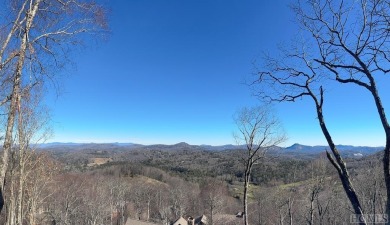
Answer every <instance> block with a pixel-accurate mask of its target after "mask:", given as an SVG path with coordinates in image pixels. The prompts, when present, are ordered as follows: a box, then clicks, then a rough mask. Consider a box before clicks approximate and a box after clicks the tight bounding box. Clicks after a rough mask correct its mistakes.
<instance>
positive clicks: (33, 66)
mask: <svg viewBox="0 0 390 225" xmlns="http://www.w3.org/2000/svg"><path fill="white" fill-rule="evenodd" d="M3 5H4V6H5V8H4V10H5V11H4V13H3V14H1V15H0V16H1V17H2V18H1V19H0V21H1V22H0V33H1V35H0V82H1V83H0V86H1V87H2V90H1V94H0V96H1V97H2V98H3V99H1V100H0V106H1V107H2V108H1V111H2V112H4V115H5V121H6V124H5V127H4V143H3V155H2V165H1V168H0V211H1V210H2V208H3V206H4V196H3V193H4V185H5V179H6V174H7V171H8V166H9V156H10V152H11V151H12V145H13V136H14V125H15V122H16V119H17V113H18V109H20V105H21V104H20V102H21V99H22V98H23V96H24V95H26V93H27V94H28V90H29V89H30V88H31V87H33V86H35V85H37V84H41V85H42V84H44V83H46V81H47V80H49V79H51V78H52V75H53V74H55V72H56V71H58V70H59V69H62V68H63V66H64V65H65V64H66V62H67V61H68V58H67V53H68V52H69V50H70V49H71V48H72V46H75V45H76V44H78V43H81V41H82V40H83V39H84V38H85V37H84V34H86V33H97V32H100V31H102V30H104V29H105V27H106V22H105V16H104V15H105V11H104V8H103V7H102V6H101V5H99V4H96V3H95V2H93V1H92V0H91V1H78V0H66V1H60V0H54V1H52V0H8V1H5V3H4V4H3Z"/></svg>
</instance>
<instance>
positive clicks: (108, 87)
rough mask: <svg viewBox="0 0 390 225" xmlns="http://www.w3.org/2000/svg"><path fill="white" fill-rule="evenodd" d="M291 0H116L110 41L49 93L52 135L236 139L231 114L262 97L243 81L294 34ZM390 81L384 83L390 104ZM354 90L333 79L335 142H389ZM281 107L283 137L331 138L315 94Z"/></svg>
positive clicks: (313, 141)
mask: <svg viewBox="0 0 390 225" xmlns="http://www.w3.org/2000/svg"><path fill="white" fill-rule="evenodd" d="M286 3H287V1H284V0H275V1H268V0H246V1H239V0H213V1H210V0H188V1H182V0H167V1H157V0H148V1H146V0H129V1H119V0H113V1H109V5H110V7H111V15H110V24H111V30H112V34H111V36H110V37H109V39H108V41H106V42H103V43H100V44H99V46H98V47H90V48H87V49H86V50H84V51H82V52H81V53H80V54H78V55H77V56H76V57H75V59H74V61H75V63H76V64H77V69H76V70H74V71H71V74H70V76H69V77H68V78H67V79H65V80H64V82H63V85H64V90H65V91H64V93H63V94H62V95H61V96H60V97H59V98H58V99H56V100H52V98H49V99H50V100H48V105H49V107H51V108H52V114H53V128H54V131H55V136H54V138H53V139H51V140H49V141H50V142H54V141H60V142H133V143H140V144H153V143H162V144H174V143H177V142H181V141H184V142H188V143H190V144H212V145H220V144H229V143H234V139H233V137H232V132H233V131H234V130H235V126H234V123H233V121H232V115H233V113H234V112H235V111H236V110H237V109H239V108H240V107H242V106H251V105H255V104H257V103H258V101H257V100H256V99H255V98H254V97H252V96H251V93H250V90H249V88H248V87H247V86H245V85H243V84H242V83H243V81H244V79H245V78H247V77H250V76H251V73H252V72H253V65H252V62H253V61H255V60H259V58H260V55H261V53H262V52H263V51H269V52H272V51H276V46H277V45H278V44H279V43H280V42H284V41H288V40H289V39H290V38H291V37H292V36H293V35H294V34H295V31H296V25H294V23H293V22H292V20H293V15H292V14H291V12H290V10H289V9H288V6H287V5H286ZM68 72H69V71H68ZM382 85H384V82H382ZM389 85H390V84H387V85H386V86H381V87H380V88H381V89H380V90H381V92H383V93H382V95H383V96H384V97H383V98H384V99H383V100H384V102H385V106H386V105H389V104H390V99H389V97H388V96H389V91H388V90H389V89H390V88H389ZM344 87H345V86H344ZM347 89H348V90H344V91H342V92H341V91H339V88H338V86H335V87H334V90H332V91H331V92H330V93H329V95H328V100H327V101H328V104H327V105H326V107H327V108H326V111H325V113H326V120H327V121H328V123H329V127H330V129H331V132H332V133H333V136H334V139H335V141H336V143H337V144H352V145H370V146H381V145H384V135H383V134H382V133H383V132H382V129H381V127H380V124H379V120H378V118H377V116H376V114H375V110H374V108H373V107H372V106H373V104H372V101H371V99H370V97H369V96H368V95H367V93H364V92H361V91H360V90H359V89H356V88H353V86H351V87H348V88H347ZM386 89H388V90H386ZM351 99H352V100H353V101H351ZM330 102H332V104H330ZM276 109H277V112H278V115H279V116H280V119H281V120H282V122H283V124H284V127H285V130H286V131H287V133H288V136H289V140H288V141H287V142H286V143H285V144H284V145H286V146H287V145H291V144H293V143H301V144H307V145H322V144H325V139H324V138H323V136H322V134H321V132H320V130H319V127H318V124H317V121H316V116H315V112H314V108H313V105H312V102H310V101H301V102H298V103H294V104H291V103H286V104H282V105H278V106H277V107H276ZM356 121H358V122H359V123H357V122H356Z"/></svg>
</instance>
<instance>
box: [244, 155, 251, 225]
mask: <svg viewBox="0 0 390 225" xmlns="http://www.w3.org/2000/svg"><path fill="white" fill-rule="evenodd" d="M251 169H252V165H251V163H250V162H248V164H247V166H246V168H245V175H244V225H249V219H248V191H249V181H250V173H251Z"/></svg>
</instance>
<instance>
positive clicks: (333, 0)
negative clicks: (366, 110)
mask: <svg viewBox="0 0 390 225" xmlns="http://www.w3.org/2000/svg"><path fill="white" fill-rule="evenodd" d="M292 9H293V11H294V12H295V14H296V15H297V20H298V22H299V24H300V28H301V32H302V33H301V36H302V37H303V40H301V41H300V42H299V43H297V44H294V48H292V49H291V50H289V51H285V52H283V56H284V57H282V59H281V60H275V59H270V58H268V59H267V60H266V61H267V64H268V68H272V69H271V70H269V71H262V72H260V73H259V75H260V78H259V80H257V82H265V81H266V80H267V81H268V82H266V83H268V84H271V85H273V87H274V89H273V90H274V92H273V94H271V95H268V94H265V92H264V91H260V92H261V93H260V95H261V96H263V97H264V96H267V97H269V99H271V100H276V101H295V100H297V99H300V98H301V97H305V96H308V97H310V98H311V99H312V100H313V101H314V103H315V106H316V110H317V116H318V121H319V124H320V127H321V129H322V131H323V134H324V136H325V138H326V139H327V141H328V144H329V147H330V149H331V151H332V154H333V156H332V155H331V154H329V153H328V154H327V155H328V158H329V160H330V161H331V163H332V164H333V165H334V167H335V168H336V169H337V171H338V173H339V176H340V179H341V180H342V183H343V186H344V190H345V191H346V194H347V196H348V198H349V200H350V202H351V204H352V206H353V208H354V211H355V213H356V214H363V209H362V207H361V204H360V202H359V199H358V196H357V195H356V192H355V190H354V188H353V186H352V183H351V182H350V179H349V174H348V171H347V169H346V166H345V162H344V160H343V159H342V158H341V156H340V155H339V152H338V150H337V149H336V147H335V146H334V143H333V140H332V138H331V136H330V133H329V130H328V129H327V127H326V124H325V120H324V116H323V102H324V85H325V82H324V80H325V79H332V80H336V81H337V82H339V83H349V84H355V85H357V86H359V87H362V88H364V89H366V90H367V91H368V93H370V95H372V97H373V100H374V103H375V106H376V111H377V112H378V115H379V118H380V120H381V123H382V126H383V128H384V132H385V134H386V145H385V150H384V156H383V171H384V174H385V181H386V182H385V183H386V189H387V206H386V212H387V213H389V212H390V201H389V198H390V172H389V158H390V125H389V123H388V120H387V117H386V113H385V111H384V109H383V108H384V107H383V104H382V101H381V98H380V94H379V91H378V87H377V83H378V76H381V75H384V74H387V73H388V72H390V69H389V68H388V62H389V59H390V56H389V53H390V52H389V46H388V42H389V37H390V36H389V34H390V33H389V32H390V30H389V29H388V27H389V21H390V20H389V18H390V16H389V15H390V14H389V3H388V1H382V0H361V1H342V0H313V1H299V2H298V3H296V4H294V5H293V6H292ZM283 60H286V62H285V61H283ZM281 86H282V88H281V89H280V90H276V89H277V87H281ZM275 94H276V95H275ZM276 96H277V97H276ZM362 223H363V224H364V223H365V221H362Z"/></svg>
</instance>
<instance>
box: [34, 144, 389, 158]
mask: <svg viewBox="0 0 390 225" xmlns="http://www.w3.org/2000/svg"><path fill="white" fill-rule="evenodd" d="M39 147H40V148H41V149H42V150H45V149H46V150H52V151H53V150H56V149H57V150H69V151H72V150H87V149H88V150H90V149H95V150H107V151H109V150H113V149H121V150H126V149H139V150H142V149H147V150H165V151H175V150H194V151H195V150H203V151H204V150H207V151H226V150H238V149H244V148H245V145H231V144H230V145H220V146H213V145H190V144H187V143H185V142H180V143H177V144H174V145H163V144H156V145H141V144H135V143H73V142H67V143H63V142H53V143H47V144H42V145H40V146H39ZM336 147H337V149H338V150H339V151H340V152H341V153H342V155H344V156H348V157H361V156H366V155H371V154H374V153H376V152H378V151H381V150H382V149H383V147H367V146H352V145H337V146H336ZM326 150H329V147H328V146H320V145H318V146H308V145H301V144H293V145H291V146H289V147H276V151H275V152H277V154H282V155H290V154H291V155H294V156H297V155H298V156H299V155H302V156H310V155H318V154H320V153H322V152H325V151H326Z"/></svg>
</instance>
